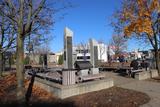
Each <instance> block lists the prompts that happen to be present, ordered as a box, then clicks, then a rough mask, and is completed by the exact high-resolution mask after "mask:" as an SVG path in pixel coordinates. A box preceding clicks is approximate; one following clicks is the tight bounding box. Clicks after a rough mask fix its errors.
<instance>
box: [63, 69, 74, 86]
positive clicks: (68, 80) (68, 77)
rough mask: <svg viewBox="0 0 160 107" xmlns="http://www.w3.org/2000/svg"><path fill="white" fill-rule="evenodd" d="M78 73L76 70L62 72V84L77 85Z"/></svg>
mask: <svg viewBox="0 0 160 107" xmlns="http://www.w3.org/2000/svg"><path fill="white" fill-rule="evenodd" d="M75 73H76V71H75V70H64V71H62V84H63V85H71V84H75V83H76V76H75Z"/></svg>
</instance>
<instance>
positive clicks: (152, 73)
mask: <svg viewBox="0 0 160 107" xmlns="http://www.w3.org/2000/svg"><path fill="white" fill-rule="evenodd" d="M151 77H152V78H154V77H158V71H157V70H151V71H143V72H139V73H136V74H135V79H138V80H145V79H149V78H151Z"/></svg>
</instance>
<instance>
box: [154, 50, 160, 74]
mask: <svg viewBox="0 0 160 107" xmlns="http://www.w3.org/2000/svg"><path fill="white" fill-rule="evenodd" d="M159 57H160V56H159V52H158V49H157V50H155V60H156V69H157V70H158V73H159V75H160V58H159Z"/></svg>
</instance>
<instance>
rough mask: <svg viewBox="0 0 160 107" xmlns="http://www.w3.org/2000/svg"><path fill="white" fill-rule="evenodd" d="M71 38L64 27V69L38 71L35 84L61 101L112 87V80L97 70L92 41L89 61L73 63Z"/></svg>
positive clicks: (70, 34)
mask: <svg viewBox="0 0 160 107" xmlns="http://www.w3.org/2000/svg"><path fill="white" fill-rule="evenodd" d="M72 37H73V32H72V31H71V30H70V29H69V28H67V27H66V28H65V29H64V67H63V68H47V69H45V71H47V72H39V71H38V72H37V73H36V79H35V84H37V85H39V86H40V87H41V88H44V89H45V90H47V91H49V92H51V93H53V94H54V95H55V96H57V97H59V98H61V99H63V98H67V97H70V96H74V95H79V94H84V93H88V92H92V91H98V90H102V89H106V88H109V87H112V86H113V79H111V78H105V75H104V74H103V73H100V72H99V69H98V68H97V62H98V53H97V45H96V43H95V42H94V40H90V48H91V61H85V60H84V61H79V62H78V61H77V62H73V59H74V58H73V52H72ZM73 63H74V65H75V66H74V67H73ZM30 74H33V73H30Z"/></svg>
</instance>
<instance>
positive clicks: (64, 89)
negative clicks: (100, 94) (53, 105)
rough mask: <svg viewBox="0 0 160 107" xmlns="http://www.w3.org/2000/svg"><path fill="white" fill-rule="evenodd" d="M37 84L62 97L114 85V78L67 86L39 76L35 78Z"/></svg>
mask: <svg viewBox="0 0 160 107" xmlns="http://www.w3.org/2000/svg"><path fill="white" fill-rule="evenodd" d="M35 84H36V85H38V86H39V87H41V88H43V89H45V90H46V91H48V92H51V93H53V95H54V96H57V97H58V98H61V99H64V98H67V97H71V96H74V95H79V94H84V93H88V92H93V91H98V90H102V89H106V88H110V87H112V86H113V85H114V84H113V79H112V78H108V79H103V80H94V81H89V82H84V83H79V84H74V85H68V86H65V85H61V84H57V83H54V82H51V81H46V80H44V79H41V78H37V77H36V78H35Z"/></svg>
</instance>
